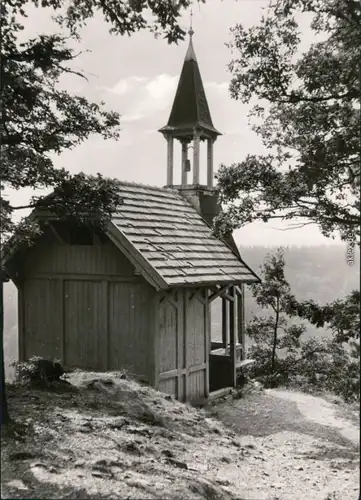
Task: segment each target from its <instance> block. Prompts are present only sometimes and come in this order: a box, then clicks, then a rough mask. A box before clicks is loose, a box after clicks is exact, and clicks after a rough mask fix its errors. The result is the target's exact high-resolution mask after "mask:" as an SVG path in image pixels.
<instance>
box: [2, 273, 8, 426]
mask: <svg viewBox="0 0 361 500" xmlns="http://www.w3.org/2000/svg"><path fill="white" fill-rule="evenodd" d="M0 331H1V339H0V341H1V353H0V360H1V366H0V376H1V393H0V397H1V414H0V418H1V426H3V425H6V424H8V423H9V422H10V415H9V410H8V403H7V399H6V394H5V363H4V283H3V280H2V277H1V276H0Z"/></svg>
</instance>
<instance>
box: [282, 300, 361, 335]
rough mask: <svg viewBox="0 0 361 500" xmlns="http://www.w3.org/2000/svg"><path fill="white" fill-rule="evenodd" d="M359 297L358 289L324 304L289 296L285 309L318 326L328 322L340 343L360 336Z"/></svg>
mask: <svg viewBox="0 0 361 500" xmlns="http://www.w3.org/2000/svg"><path fill="white" fill-rule="evenodd" d="M360 299H361V297H360V290H353V291H352V292H351V293H349V294H348V295H347V296H346V297H345V298H344V299H342V300H341V299H338V300H335V301H334V302H331V303H330V304H326V305H325V306H320V305H318V304H317V303H316V302H314V301H313V300H308V301H303V302H298V301H297V300H296V299H295V297H293V296H290V297H289V303H288V305H287V307H286V310H287V312H288V314H291V315H295V314H296V315H297V316H298V317H300V318H303V319H307V320H308V321H309V322H310V323H311V324H313V325H315V326H316V327H318V328H319V327H323V326H324V325H325V324H326V323H328V328H329V329H330V330H331V331H332V332H333V334H334V336H335V340H336V341H337V342H340V343H342V342H348V341H349V340H350V339H359V338H360Z"/></svg>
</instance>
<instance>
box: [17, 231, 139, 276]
mask: <svg viewBox="0 0 361 500" xmlns="http://www.w3.org/2000/svg"><path fill="white" fill-rule="evenodd" d="M49 231H50V230H49ZM25 273H26V275H27V276H29V277H32V276H35V275H36V273H71V274H103V275H104V274H111V275H119V276H133V266H132V264H131V263H130V262H129V260H128V259H127V258H126V257H125V256H124V255H123V254H122V253H121V252H120V251H119V250H118V249H117V248H116V246H115V245H114V244H113V243H112V242H110V241H109V242H108V243H107V244H104V245H68V244H61V243H59V242H56V241H54V239H52V238H51V234H50V233H49V232H48V233H46V234H43V236H42V237H41V239H39V241H38V243H37V245H36V246H34V247H33V248H31V249H30V250H29V251H28V252H27V254H26V258H25Z"/></svg>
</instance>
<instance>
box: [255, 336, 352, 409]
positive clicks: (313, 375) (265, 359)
mask: <svg viewBox="0 0 361 500" xmlns="http://www.w3.org/2000/svg"><path fill="white" fill-rule="evenodd" d="M359 352H360V344H359V342H355V341H353V342H352V343H350V344H346V345H341V344H338V343H337V342H335V341H334V340H330V339H328V338H322V337H321V338H310V339H308V340H305V341H301V348H300V350H299V352H297V353H294V352H293V351H291V352H287V351H286V353H285V354H284V357H282V358H278V357H277V358H276V364H275V370H274V371H272V369H271V364H270V357H271V349H270V348H266V347H265V346H264V345H260V344H255V345H253V346H252V347H251V348H250V351H249V355H250V357H252V359H255V360H256V362H255V364H254V365H253V366H252V367H251V368H250V370H249V375H250V377H252V378H254V379H256V380H258V381H259V382H261V383H262V384H263V385H264V386H265V387H278V386H282V385H283V386H293V387H297V388H300V389H303V390H307V391H321V392H322V391H327V392H331V393H334V394H336V395H338V396H341V397H342V398H343V399H344V400H345V401H346V402H352V401H360V357H359Z"/></svg>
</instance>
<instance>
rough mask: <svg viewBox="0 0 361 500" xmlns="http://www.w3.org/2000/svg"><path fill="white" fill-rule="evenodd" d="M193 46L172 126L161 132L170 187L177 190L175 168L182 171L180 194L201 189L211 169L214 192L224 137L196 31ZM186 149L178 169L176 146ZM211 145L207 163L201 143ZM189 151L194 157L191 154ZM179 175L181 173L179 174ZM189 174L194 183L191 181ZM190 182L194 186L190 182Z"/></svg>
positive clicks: (172, 116)
mask: <svg viewBox="0 0 361 500" xmlns="http://www.w3.org/2000/svg"><path fill="white" fill-rule="evenodd" d="M188 34H189V46H188V50H187V53H186V56H185V59H184V63H183V68H182V73H181V75H180V79H179V82H178V88H177V92H176V95H175V98H174V102H173V106H172V111H171V113H170V116H169V120H168V123H167V125H166V126H165V127H163V128H161V129H160V130H159V132H161V133H162V134H163V135H164V137H165V139H166V140H167V185H166V186H167V187H172V186H174V168H176V169H177V170H178V169H180V170H181V186H174V187H176V188H178V189H180V190H182V191H183V190H184V191H190V190H191V189H192V188H193V189H194V188H196V187H200V167H201V165H204V166H205V164H206V165H207V186H203V187H204V188H206V189H207V188H208V189H209V190H212V188H213V144H214V142H215V140H216V139H217V137H218V136H219V135H221V133H220V132H218V130H216V129H215V128H214V126H213V123H212V118H211V114H210V111H209V107H208V103H207V98H206V94H205V92H204V87H203V83H202V78H201V74H200V71H199V67H198V62H197V58H196V55H195V52H194V48H193V42H192V37H193V34H194V32H193V30H192V28H190V30H189V31H188ZM175 140H176V141H179V142H180V144H181V148H182V157H181V165H174V144H175ZM201 141H207V161H206V162H205V161H204V159H203V158H201V157H200V143H201ZM189 151H190V152H191V154H189ZM178 171H179V170H178ZM188 174H190V175H191V179H190V180H189V179H188ZM189 181H190V182H189Z"/></svg>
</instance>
